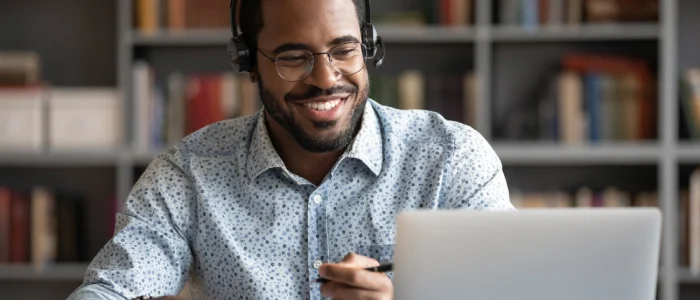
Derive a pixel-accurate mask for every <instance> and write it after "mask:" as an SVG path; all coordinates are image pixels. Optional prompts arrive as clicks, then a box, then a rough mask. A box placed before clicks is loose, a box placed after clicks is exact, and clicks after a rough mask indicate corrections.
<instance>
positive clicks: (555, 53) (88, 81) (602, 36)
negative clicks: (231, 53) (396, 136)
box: [0, 0, 700, 300]
mask: <svg viewBox="0 0 700 300" xmlns="http://www.w3.org/2000/svg"><path fill="white" fill-rule="evenodd" d="M228 5H229V1H228V0H196V1H195V0H100V1H94V0H63V1H55V0H23V1H10V0H2V1H0V295H2V296H1V297H2V298H3V299H65V298H66V297H67V296H68V294H69V293H70V292H71V291H73V290H74V289H75V288H76V287H77V286H78V285H79V284H80V283H81V281H82V275H83V272H84V270H85V268H86V267H87V264H88V263H89V261H90V260H91V258H92V257H93V256H94V255H95V254H96V253H97V252H98V251H99V249H100V248H101V246H102V245H103V244H104V243H105V242H107V241H108V240H109V238H110V236H111V235H112V233H113V228H114V215H115V212H116V211H117V209H118V208H119V206H120V205H121V203H122V202H123V201H124V200H125V198H126V195H127V194H128V192H129V190H130V188H131V186H132V185H133V184H134V182H135V181H136V180H137V179H138V178H139V176H140V175H141V173H142V172H143V171H144V168H145V167H146V166H147V164H148V163H149V162H150V161H151V160H152V159H153V157H154V156H155V155H157V154H158V153H160V152H161V151H162V149H164V148H165V147H168V146H169V145H172V144H173V143H174V142H176V141H177V140H179V139H180V138H182V137H183V136H185V135H187V134H189V133H190V132H192V131H194V130H197V129H199V128H201V127H203V126H205V125H207V124H210V123H212V122H216V121H219V120H223V119H226V118H232V117H236V116H241V115H248V114H251V113H253V112H255V111H256V110H257V109H259V107H260V103H259V100H258V93H257V90H256V89H257V87H256V86H255V85H254V84H251V83H250V81H248V80H247V78H246V77H245V76H242V75H238V74H234V73H231V72H230V71H229V70H230V69H229V66H228V63H227V54H226V42H227V40H228V39H229V37H230V34H231V33H230V31H229V29H228V28H227V27H228V26H229V16H228ZM372 5H373V6H372V12H373V16H372V20H373V21H374V23H375V25H376V26H377V28H378V31H379V34H380V35H381V36H382V37H383V39H384V41H385V42H386V44H387V58H386V60H385V62H384V65H383V67H382V68H381V69H379V70H374V69H372V68H370V76H371V85H372V95H371V96H372V97H373V98H374V99H375V100H377V101H379V102H381V103H384V104H386V105H391V106H394V107H398V108H404V109H413V108H419V109H429V110H434V111H437V112H440V113H442V114H443V115H444V116H445V117H446V118H448V119H451V120H454V121H458V122H463V123H466V124H468V125H471V126H473V127H474V128H476V129H477V130H478V131H479V132H480V133H481V134H483V135H484V136H485V137H486V138H487V139H488V140H489V141H490V142H491V144H492V145H493V147H494V148H495V150H496V151H497V153H498V154H499V156H500V158H501V160H502V162H503V166H504V170H505V174H506V177H507V180H508V183H509V188H510V191H511V197H512V201H513V203H514V204H515V205H516V206H517V207H520V208H527V207H610V206H630V207H631V206H658V207H660V208H661V209H662V211H663V216H664V232H663V240H662V249H661V251H662V255H661V259H660V262H659V264H660V269H659V286H658V287H659V290H658V297H657V298H658V299H660V300H677V299H700V223H694V224H697V225H695V226H693V227H691V226H690V224H691V223H692V222H700V171H698V170H700V169H698V165H700V140H699V139H700V34H699V32H700V19H699V18H698V16H700V1H697V0H493V1H490V0H435V1H425V0H382V1H373V3H372ZM691 208H692V209H691ZM691 254H696V255H691Z"/></svg>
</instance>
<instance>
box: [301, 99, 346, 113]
mask: <svg viewBox="0 0 700 300" xmlns="http://www.w3.org/2000/svg"><path fill="white" fill-rule="evenodd" d="M338 104H340V100H331V101H326V102H312V103H307V104H305V105H306V107H308V108H311V109H314V110H320V111H326V110H331V109H333V108H335V107H336V106H338Z"/></svg>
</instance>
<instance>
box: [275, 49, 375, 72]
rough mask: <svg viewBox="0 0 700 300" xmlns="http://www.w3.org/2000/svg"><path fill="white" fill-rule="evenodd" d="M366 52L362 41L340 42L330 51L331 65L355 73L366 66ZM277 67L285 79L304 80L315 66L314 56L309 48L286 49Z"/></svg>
mask: <svg viewBox="0 0 700 300" xmlns="http://www.w3.org/2000/svg"><path fill="white" fill-rule="evenodd" d="M366 53H367V49H366V48H365V45H363V44H362V43H345V44H340V45H338V46H335V47H334V48H333V49H331V51H330V57H331V66H332V67H333V69H335V71H336V72H338V73H340V74H343V75H353V74H355V73H357V72H359V71H360V70H362V69H363V68H364V67H365V62H366V58H365V57H366V55H365V54H366ZM324 59H327V58H324ZM275 67H276V68H277V73H279V75H280V76H281V77H282V78H284V79H285V80H288V81H299V80H303V79H304V78H306V76H308V75H309V73H311V70H312V69H313V67H314V56H313V54H312V53H311V52H310V51H307V50H292V51H285V52H282V53H280V54H279V55H277V58H276V59H275Z"/></svg>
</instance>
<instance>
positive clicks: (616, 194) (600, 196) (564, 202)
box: [511, 186, 658, 208]
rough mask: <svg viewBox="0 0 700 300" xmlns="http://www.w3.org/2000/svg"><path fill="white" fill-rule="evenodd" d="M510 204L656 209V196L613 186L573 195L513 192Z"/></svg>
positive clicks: (582, 188) (526, 206) (522, 205)
mask: <svg viewBox="0 0 700 300" xmlns="http://www.w3.org/2000/svg"><path fill="white" fill-rule="evenodd" d="M511 203H513V205H514V206H515V207H516V208H554V207H578V208H592V207H599V208H602V207H657V206H658V195H657V192H656V191H639V192H631V191H624V190H622V189H619V188H617V187H613V186H611V187H607V188H604V189H602V190H594V189H592V188H590V187H588V186H582V187H580V188H578V189H577V190H576V191H575V192H573V193H571V192H566V191H563V190H561V191H560V190H555V191H548V192H537V193H527V192H520V191H517V190H514V191H513V192H512V193H511Z"/></svg>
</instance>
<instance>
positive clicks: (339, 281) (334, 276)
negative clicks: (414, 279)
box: [319, 253, 394, 300]
mask: <svg viewBox="0 0 700 300" xmlns="http://www.w3.org/2000/svg"><path fill="white" fill-rule="evenodd" d="M376 266H379V262H377V261H376V260H374V259H372V258H369V257H365V256H361V255H357V254H354V253H350V254H348V255H347V256H345V258H343V261H341V262H340V263H337V264H324V265H323V266H321V268H320V269H319V273H320V274H321V276H322V277H324V278H326V279H328V280H330V282H328V283H324V284H323V285H322V286H321V294H322V295H323V296H324V297H330V298H331V299H343V300H359V299H362V300H391V299H393V296H394V285H393V284H392V282H391V279H389V277H388V276H386V274H384V273H377V272H369V271H365V270H363V269H364V268H369V267H376Z"/></svg>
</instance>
